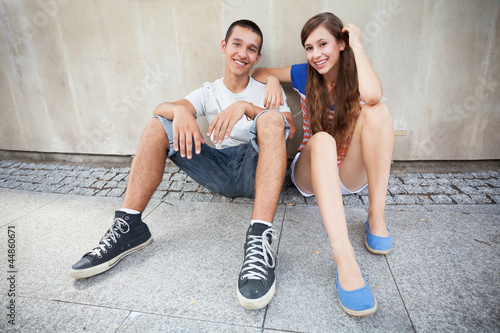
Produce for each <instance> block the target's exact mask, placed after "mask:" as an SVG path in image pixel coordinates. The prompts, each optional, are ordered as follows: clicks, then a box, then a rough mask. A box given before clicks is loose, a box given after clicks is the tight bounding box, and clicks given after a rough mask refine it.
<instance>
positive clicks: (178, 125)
mask: <svg viewBox="0 0 500 333" xmlns="http://www.w3.org/2000/svg"><path fill="white" fill-rule="evenodd" d="M153 115H155V116H162V117H164V118H166V119H170V120H172V130H173V134H174V137H173V138H168V139H169V140H173V143H174V150H175V151H180V154H181V157H186V155H187V158H188V159H191V158H192V151H193V139H194V146H195V151H196V154H199V153H200V152H201V144H202V143H205V139H203V135H202V134H201V132H200V128H199V126H198V123H197V122H196V119H195V115H196V110H195V108H194V106H193V105H192V104H191V103H190V102H189V101H188V100H186V99H181V100H180V101H177V102H173V103H169V102H166V103H162V104H160V105H158V106H157V107H156V109H155V110H154V112H153Z"/></svg>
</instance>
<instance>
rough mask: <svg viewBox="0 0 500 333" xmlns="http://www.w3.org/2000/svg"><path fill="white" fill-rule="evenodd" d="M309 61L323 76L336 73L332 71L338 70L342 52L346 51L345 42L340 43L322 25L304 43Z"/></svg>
mask: <svg viewBox="0 0 500 333" xmlns="http://www.w3.org/2000/svg"><path fill="white" fill-rule="evenodd" d="M304 48H305V50H306V55H307V61H308V62H309V64H310V65H311V66H312V67H313V68H314V69H316V70H317V71H318V73H320V74H322V75H327V74H329V73H330V74H331V73H336V72H335V71H332V69H334V68H335V69H336V68H338V62H339V58H340V51H343V50H344V49H345V43H344V41H342V40H341V41H340V42H338V41H337V40H336V39H335V37H333V35H332V34H331V33H330V32H328V30H327V29H326V28H325V27H323V26H322V25H320V26H319V27H317V28H316V29H315V30H313V32H311V34H310V35H309V37H307V39H306V42H305V43H304Z"/></svg>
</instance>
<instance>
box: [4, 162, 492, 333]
mask: <svg viewBox="0 0 500 333" xmlns="http://www.w3.org/2000/svg"><path fill="white" fill-rule="evenodd" d="M128 171H129V170H128V168H102V167H86V166H77V165H67V164H51V163H37V164H35V163H25V162H16V161H9V160H3V161H2V160H0V210H1V211H2V218H1V220H0V253H4V259H3V260H2V261H0V270H1V271H2V274H3V275H2V276H3V278H2V279H1V280H2V281H4V282H3V283H0V290H1V294H2V296H1V297H0V299H1V300H2V301H1V308H2V309H4V310H3V311H4V315H3V316H2V317H1V318H0V332H4V331H8V332H10V331H17V332H100V333H102V332H367V331H370V332H436V331H437V332H455V331H458V332H467V331H470V332H498V331H500V291H499V290H500V278H499V276H500V219H499V216H500V205H499V203H500V179H499V178H500V172H499V171H500V170H491V171H482V172H467V173H394V174H392V175H391V181H390V186H389V191H388V195H387V204H388V205H387V212H386V219H387V222H388V225H389V228H390V231H391V233H392V234H393V236H394V239H395V247H394V251H393V252H391V253H390V254H388V255H385V256H377V255H373V254H371V253H369V252H368V251H366V249H365V247H364V221H366V216H367V212H366V208H367V195H366V193H362V194H361V195H359V196H358V195H351V196H346V197H344V201H345V204H346V215H347V220H348V227H349V233H350V238H351V242H352V244H353V247H354V251H355V253H356V257H357V260H358V263H359V265H360V267H361V270H362V272H363V274H364V276H365V278H366V279H367V281H368V282H369V283H370V286H371V288H372V290H373V291H374V294H375V295H376V297H377V301H378V305H379V310H378V311H377V313H375V314H374V315H373V316H370V317H366V318H353V317H350V316H348V315H347V314H346V313H345V312H344V311H343V310H342V309H341V308H340V305H339V303H338V299H337V294H336V290H335V263H334V261H333V258H332V254H331V249H330V245H329V242H328V237H327V235H326V232H325V230H324V226H323V224H322V220H321V216H320V214H319V212H318V209H317V206H316V204H315V202H314V200H308V201H305V200H304V199H303V198H302V197H301V196H300V195H299V194H298V193H297V191H296V190H295V189H294V188H293V187H292V186H291V184H290V179H289V177H287V179H286V182H285V186H284V188H283V192H282V197H281V199H280V205H279V206H278V209H277V213H276V217H275V221H274V224H275V228H276V229H277V230H278V232H279V238H278V241H277V242H276V243H275V246H276V247H277V249H278V253H279V267H278V271H277V291H276V295H275V297H274V299H273V300H272V301H271V303H270V304H269V306H267V307H266V308H265V309H261V310H258V311H250V310H245V309H243V308H241V307H240V306H239V304H238V301H237V298H236V279H237V274H238V272H239V269H240V266H241V263H242V260H243V242H244V235H245V231H246V228H247V226H248V222H249V216H250V214H251V211H252V200H251V199H245V198H235V199H227V198H224V197H221V196H218V195H215V194H213V193H211V192H210V191H208V190H206V189H204V188H201V187H200V186H198V184H196V183H195V182H194V181H193V180H191V179H189V177H186V175H185V174H184V173H182V172H180V171H179V170H178V169H177V168H176V167H174V166H172V165H168V166H167V167H166V169H165V175H164V182H163V183H162V185H161V186H160V188H159V189H158V191H157V192H156V193H155V197H154V198H153V200H152V201H151V202H150V204H149V205H148V207H147V209H146V211H145V212H144V215H143V216H144V221H145V222H146V223H148V225H149V227H150V229H151V232H152V234H153V238H154V242H153V243H152V244H151V245H149V246H148V247H146V248H145V249H143V250H141V251H139V252H137V253H135V254H133V255H131V256H128V257H126V258H125V259H123V260H122V261H121V262H120V263H119V264H118V265H117V266H116V267H114V268H113V269H112V270H110V271H108V272H106V273H103V274H101V275H99V276H96V277H93V278H89V279H84V280H74V279H72V278H70V277H69V275H68V270H69V268H70V267H71V265H72V264H73V263H74V262H76V261H77V260H78V259H79V258H80V257H81V256H82V255H83V253H84V252H86V251H88V250H90V249H91V248H92V247H94V246H95V245H96V244H97V241H98V240H99V238H100V237H101V236H102V234H103V233H104V231H105V230H106V229H107V228H108V227H109V223H110V220H111V217H112V216H113V211H114V210H115V209H118V208H119V207H120V205H121V202H122V200H123V199H122V197H123V194H124V191H125V187H126V181H127V174H128ZM9 230H10V235H15V236H14V238H9ZM10 239H14V241H11V240H10ZM10 244H15V247H14V250H15V256H14V257H11V258H10V260H11V261H10V262H9V257H8V253H9V252H8V250H9V245H10ZM11 249H12V246H11ZM11 252H12V251H11ZM10 265H13V266H10ZM9 272H15V273H9ZM12 276H14V278H13V279H12ZM9 278H10V279H9ZM10 290H13V292H14V293H15V295H12V293H10V292H9V291H10ZM9 294H10V295H9ZM12 301H14V304H15V308H14V312H13V313H14V314H15V326H13V325H11V324H9V323H8V320H9V317H8V316H7V315H8V314H12V308H11V309H9V308H7V306H10V304H12Z"/></svg>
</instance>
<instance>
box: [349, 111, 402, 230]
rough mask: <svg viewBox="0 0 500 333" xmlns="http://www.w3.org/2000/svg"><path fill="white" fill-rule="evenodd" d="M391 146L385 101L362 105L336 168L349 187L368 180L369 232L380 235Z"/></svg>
mask: <svg viewBox="0 0 500 333" xmlns="http://www.w3.org/2000/svg"><path fill="white" fill-rule="evenodd" d="M393 147H394V132H393V125H392V119H391V115H390V113H389V110H388V109H387V107H386V106H385V104H383V103H378V104H376V105H373V106H368V105H365V106H363V109H362V110H361V115H360V116H359V119H358V122H357V124H356V128H355V130H354V133H353V137H352V140H351V144H350V146H349V150H348V151H347V154H346V156H345V158H344V160H343V161H342V163H341V164H340V170H339V172H340V179H342V183H343V184H344V186H345V187H346V188H347V189H349V190H357V189H359V188H360V187H362V186H363V185H364V184H366V183H368V199H369V201H370V204H369V208H368V219H369V224H370V232H371V233H372V234H374V235H377V236H381V237H386V236H388V232H387V227H386V224H385V217H384V213H385V197H386V193H387V186H388V184H389V174H390V171H391V158H392V151H393Z"/></svg>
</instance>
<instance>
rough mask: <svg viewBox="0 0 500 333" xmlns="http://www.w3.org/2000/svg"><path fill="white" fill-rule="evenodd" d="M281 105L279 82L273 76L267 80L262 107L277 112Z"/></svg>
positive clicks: (281, 95) (281, 96)
mask: <svg viewBox="0 0 500 333" xmlns="http://www.w3.org/2000/svg"><path fill="white" fill-rule="evenodd" d="M281 105H283V94H282V90H281V85H280V81H279V80H278V78H277V77H276V76H274V75H270V76H269V77H268V79H267V86H266V92H265V93H264V107H265V108H266V109H276V110H278V109H279V108H280V106H281Z"/></svg>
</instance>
